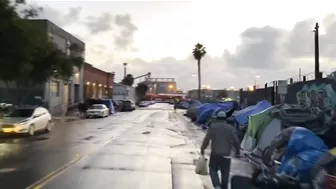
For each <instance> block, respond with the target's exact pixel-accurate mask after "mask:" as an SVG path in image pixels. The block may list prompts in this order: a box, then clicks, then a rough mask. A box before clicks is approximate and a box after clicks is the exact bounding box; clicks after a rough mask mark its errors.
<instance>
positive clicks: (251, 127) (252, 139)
mask: <svg viewBox="0 0 336 189" xmlns="http://www.w3.org/2000/svg"><path fill="white" fill-rule="evenodd" d="M273 109H274V106H272V107H270V108H268V109H266V110H264V111H262V112H259V113H257V114H254V115H251V116H250V117H249V121H248V127H247V131H246V133H245V136H244V139H243V141H242V148H243V149H246V150H248V151H250V150H251V151H252V150H253V149H254V148H255V147H256V145H257V144H258V142H259V139H260V138H261V136H262V134H263V131H264V129H265V128H266V127H267V126H268V124H269V123H270V122H271V121H272V120H273V118H272V116H271V112H272V110H273Z"/></svg>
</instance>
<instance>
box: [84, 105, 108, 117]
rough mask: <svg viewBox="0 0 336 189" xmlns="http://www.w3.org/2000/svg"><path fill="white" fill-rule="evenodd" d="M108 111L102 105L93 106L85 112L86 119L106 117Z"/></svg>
mask: <svg viewBox="0 0 336 189" xmlns="http://www.w3.org/2000/svg"><path fill="white" fill-rule="evenodd" d="M108 116H109V109H108V108H107V107H106V106H105V105H104V104H94V105H92V107H91V108H89V109H88V110H87V111H86V117H88V118H91V117H108Z"/></svg>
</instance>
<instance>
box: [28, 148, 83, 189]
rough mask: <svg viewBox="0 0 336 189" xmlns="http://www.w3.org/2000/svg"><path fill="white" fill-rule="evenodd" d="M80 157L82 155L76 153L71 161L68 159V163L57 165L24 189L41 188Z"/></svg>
mask: <svg viewBox="0 0 336 189" xmlns="http://www.w3.org/2000/svg"><path fill="white" fill-rule="evenodd" d="M82 158H83V157H82V156H80V155H79V154H76V157H75V158H74V159H73V160H72V161H70V162H69V163H67V164H65V165H63V166H61V167H59V168H58V169H56V170H55V171H53V172H51V173H49V174H48V175H47V176H45V177H43V178H42V179H40V180H38V181H36V182H35V183H33V184H32V185H30V186H28V187H26V189H40V188H42V187H43V186H45V185H46V184H47V183H49V182H50V181H52V180H53V179H54V178H56V177H57V176H58V175H60V174H61V173H62V172H64V171H65V170H66V169H68V168H69V167H71V166H72V165H73V164H75V163H76V162H78V161H79V160H81V159H82Z"/></svg>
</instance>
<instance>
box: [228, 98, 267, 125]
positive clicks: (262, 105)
mask: <svg viewBox="0 0 336 189" xmlns="http://www.w3.org/2000/svg"><path fill="white" fill-rule="evenodd" d="M271 106H272V105H271V104H270V103H269V102H268V101H267V100H263V101H260V102H259V103H257V104H256V105H254V106H249V107H247V108H245V109H242V110H239V111H236V112H234V113H233V115H232V116H233V117H234V120H235V122H236V124H237V125H238V126H243V125H245V124H247V123H248V120H249V116H251V115H253V114H256V113H259V112H262V111H264V110H266V109H267V108H269V107H271Z"/></svg>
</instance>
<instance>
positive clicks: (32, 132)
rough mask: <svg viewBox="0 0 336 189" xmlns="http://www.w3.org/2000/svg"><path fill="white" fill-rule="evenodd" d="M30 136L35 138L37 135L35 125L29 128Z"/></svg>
mask: <svg viewBox="0 0 336 189" xmlns="http://www.w3.org/2000/svg"><path fill="white" fill-rule="evenodd" d="M28 135H29V136H34V135H35V127H34V125H31V126H29V128H28Z"/></svg>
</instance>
